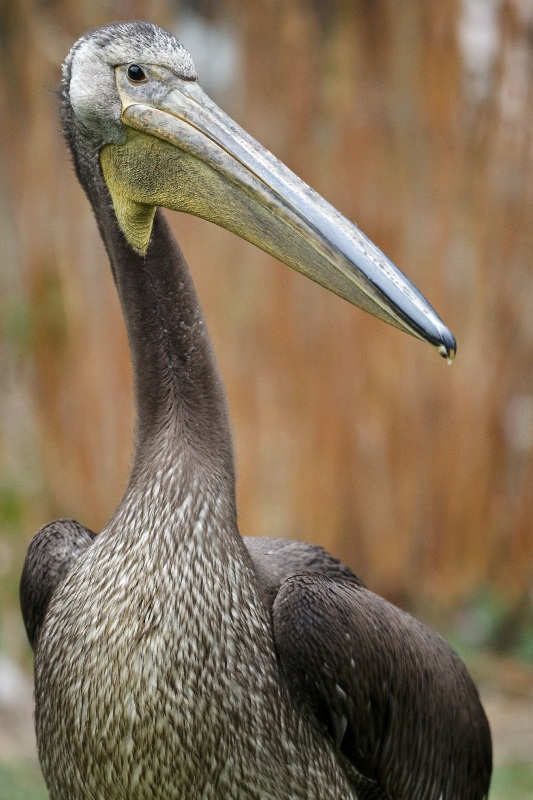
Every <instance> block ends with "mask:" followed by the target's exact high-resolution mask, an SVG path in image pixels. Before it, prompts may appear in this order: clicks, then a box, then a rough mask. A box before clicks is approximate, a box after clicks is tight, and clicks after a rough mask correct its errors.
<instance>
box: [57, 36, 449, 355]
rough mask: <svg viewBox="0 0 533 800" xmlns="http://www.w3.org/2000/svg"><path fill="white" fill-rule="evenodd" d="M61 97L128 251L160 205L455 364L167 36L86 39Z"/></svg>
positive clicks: (367, 244) (439, 333)
mask: <svg viewBox="0 0 533 800" xmlns="http://www.w3.org/2000/svg"><path fill="white" fill-rule="evenodd" d="M63 98H64V102H63V115H64V118H65V119H67V120H68V126H67V125H66V126H65V127H66V128H68V132H67V137H70V139H71V145H72V137H74V139H75V147H72V150H73V153H74V156H75V159H77V167H78V174H79V175H80V173H82V172H83V165H82V164H81V163H80V160H83V158H84V157H86V158H87V159H92V158H94V157H95V156H96V157H97V158H98V159H99V163H100V167H101V174H102V175H103V178H104V180H105V183H106V185H107V189H108V191H109V194H110V196H111V200H112V203H113V207H114V210H115V214H116V218H117V221H118V224H119V227H120V229H121V231H122V233H123V235H124V237H125V238H126V240H127V241H128V243H129V245H130V246H131V247H132V248H133V249H134V250H135V251H136V252H137V253H140V254H145V253H146V251H147V249H148V246H149V243H150V238H151V234H152V223H153V218H154V213H155V210H156V208H157V207H158V206H163V207H165V208H169V209H173V210H177V211H184V212H187V213H189V214H194V215H196V216H199V217H202V218H204V219H206V220H209V221H211V222H214V223H216V224H217V225H220V226H222V227H223V228H226V229H228V230H230V231H233V232H234V233H236V234H237V235H238V236H240V237H242V238H243V239H246V240H247V241H249V242H252V243H253V244H255V245H256V246H257V247H260V248H261V249H262V250H265V251H266V252H267V253H270V254H271V255H273V256H275V257H276V258H278V259H279V260H280V261H283V262H284V263H285V264H287V265H288V266H290V267H292V268H293V269H295V270H297V271H298V272H301V273H302V274H304V275H307V276H308V277H309V278H311V279H312V280H314V281H316V282H317V283H319V284H321V285H322V286H324V287H326V288H327V289H329V290H330V291H332V292H334V293H335V294H338V295H340V296H341V297H343V298H345V299H346V300H348V301H349V302H351V303H353V304H354V305H356V306H359V307H360V308H362V309H364V310H365V311H368V312H369V313H371V314H372V315H374V316H375V317H378V318H379V319H382V320H384V321H385V322H388V323H390V324H392V325H394V326H395V327H397V328H400V329H401V330H403V331H405V332H407V333H410V334H411V335H413V336H416V337H418V338H419V339H422V340H423V341H426V342H428V343H430V344H431V345H433V346H434V347H436V348H437V350H438V351H439V353H440V354H441V355H442V356H444V357H445V358H447V359H448V360H449V361H450V360H452V359H453V357H454V355H455V350H456V345H455V339H454V337H453V335H452V334H451V332H450V331H449V330H448V329H447V328H446V327H445V326H444V324H443V323H442V321H441V320H440V318H439V317H438V315H437V314H436V313H435V311H434V310H433V309H432V307H431V306H430V305H429V303H428V302H427V301H426V300H425V299H424V297H423V296H422V295H421V294H420V293H419V292H418V290H417V289H416V288H415V287H414V286H413V284H412V283H410V281H409V280H408V279H407V278H406V277H405V276H404V275H403V274H402V272H400V270H399V269H398V268H397V267H396V266H395V265H394V264H393V263H392V262H391V261H389V259H388V258H387V257H386V256H385V255H384V254H383V253H382V252H381V251H380V250H379V249H378V248H377V247H376V246H375V245H374V244H373V243H372V242H371V241H370V240H369V239H368V238H367V237H366V236H365V235H364V234H363V233H361V231H360V230H359V229H358V228H357V227H356V226H355V225H353V224H352V223H351V222H349V221H348V220H347V219H346V218H345V217H343V216H342V215H341V214H339V213H338V212H337V211H336V210H335V209H334V208H333V207H332V206H331V205H330V204H329V203H327V202H326V201H325V200H323V199H322V198H321V197H320V196H319V195H318V194H317V193H316V192H314V191H313V190H312V189H310V188H309V187H308V186H307V185H306V184H305V183H303V181H301V180H300V179H299V178H298V177H297V176H296V175H294V174H293V173H292V172H291V171H290V170H289V169H288V168H287V167H285V166H284V165H283V164H282V163H281V162H280V161H278V160H277V159H276V158H275V157H274V156H273V155H272V154H271V153H269V152H268V151H267V150H265V149H264V148H263V147H262V146H261V145H260V144H259V143H258V142H256V141H255V140H254V139H253V138H252V137H251V136H249V135H248V134H247V133H246V132H245V131H244V130H242V128H240V127H239V126H238V125H237V124H236V123H235V122H233V121H232V120H231V119H230V118H229V117H228V116H227V115H226V114H225V113H224V112H223V111H221V109H220V108H218V107H217V106H216V105H215V104H214V103H213V102H212V101H211V100H210V99H209V97H208V96H207V95H206V94H205V93H204V92H203V90H202V89H201V88H200V85H199V84H198V80H197V76H196V71H195V68H194V65H193V62H192V59H191V57H190V55H189V53H188V52H187V51H186V50H185V48H184V47H183V45H181V44H180V42H179V41H178V40H177V39H176V38H175V37H174V36H173V35H172V34H171V33H169V32H168V31H165V30H163V29H161V28H159V27H157V26H155V25H152V24H150V23H147V22H131V23H119V24H115V25H110V26H108V27H106V28H102V29H100V30H98V31H96V32H95V31H93V32H91V33H90V34H88V35H86V36H85V37H83V38H82V39H80V40H79V41H78V42H77V43H76V45H75V46H74V48H73V49H72V51H71V53H70V55H69V57H68V58H67V61H66V63H65V68H64V81H63ZM80 177H81V176H80ZM82 183H84V185H85V188H86V190H87V191H89V192H90V187H88V186H87V183H88V180H85V181H83V180H82Z"/></svg>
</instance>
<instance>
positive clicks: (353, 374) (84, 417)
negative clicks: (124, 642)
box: [0, 0, 533, 800]
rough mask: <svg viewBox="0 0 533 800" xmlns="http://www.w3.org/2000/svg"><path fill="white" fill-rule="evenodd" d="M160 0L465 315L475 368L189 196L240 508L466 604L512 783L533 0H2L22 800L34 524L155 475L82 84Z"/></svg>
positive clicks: (527, 718)
mask: <svg viewBox="0 0 533 800" xmlns="http://www.w3.org/2000/svg"><path fill="white" fill-rule="evenodd" d="M135 18H148V19H151V20H152V21H154V22H157V23H159V24H161V25H163V26H165V27H168V28H170V29H171V30H173V31H174V32H176V33H177V35H178V36H179V38H180V39H181V40H182V41H183V43H184V44H185V46H186V47H187V48H188V49H189V50H190V52H191V54H192V56H193V59H194V61H195V63H196V67H197V70H198V73H199V76H200V82H201V84H202V86H203V88H204V89H205V90H206V91H207V92H208V93H209V94H210V95H211V96H212V97H213V99H214V100H215V101H216V102H217V103H218V104H219V105H221V106H222V107H223V108H224V109H225V110H226V111H227V112H228V113H229V114H231V115H232V116H233V117H234V118H235V119H236V120H237V122H239V123H240V124H241V125H242V126H243V127H244V128H246V130H248V131H249V132H250V133H251V134H252V135H253V136H255V137H256V138H257V139H259V141H261V142H262V143H263V144H264V145H265V146H267V147H268V148H269V149H270V150H272V151H273V152H274V153H275V154H276V155H277V156H278V157H279V158H281V159H282V160H283V161H284V162H285V163H286V164H287V165H288V166H289V167H290V168H291V169H292V170H293V171H294V172H296V173H297V174H298V175H299V176H300V177H302V178H303V179H304V180H305V181H306V182H307V183H309V184H310V185H311V186H313V187H314V188H315V189H317V190H318V191H319V192H320V193H321V194H322V195H323V196H325V197H326V199H327V200H329V201H330V202H331V203H333V205H335V206H336V207H338V208H339V209H340V210H341V211H342V212H343V213H344V214H345V215H346V216H347V217H348V218H349V219H351V220H353V221H355V222H356V223H357V224H358V225H359V226H360V227H361V228H362V229H363V230H364V231H365V233H366V234H367V235H368V236H370V238H372V239H373V240H374V241H375V242H376V243H377V244H378V245H379V246H380V247H381V248H382V249H383V250H384V251H385V252H386V253H387V254H388V255H389V256H390V257H391V258H392V259H393V261H395V262H396V263H397V264H398V265H399V266H400V267H401V268H402V269H403V270H404V271H405V272H406V273H407V275H408V276H409V277H410V278H411V279H412V280H413V281H414V282H415V283H416V285H417V286H418V287H419V288H420V290H421V291H422V292H423V293H424V294H425V295H426V296H427V297H428V299H429V300H430V301H431V302H432V304H433V305H434V306H435V308H436V309H437V311H438V312H439V313H440V314H441V316H442V317H443V319H444V321H445V322H446V324H447V325H448V326H449V327H450V328H451V329H452V330H453V331H454V333H455V335H456V337H457V340H458V356H457V360H456V362H455V364H454V365H453V367H451V368H450V367H448V366H446V364H445V362H444V361H442V360H441V359H440V358H439V357H438V356H437V355H436V353H435V352H433V351H432V350H431V349H430V348H429V347H427V346H423V345H422V344H421V343H420V342H418V341H416V340H414V339H410V338H409V337H407V336H405V335H402V334H400V333H399V332H398V331H395V330H394V329H392V328H389V327H387V326H385V325H383V323H380V322H377V321H376V320H374V319H372V318H370V317H368V316H367V315H365V314H363V313H362V312H361V311H359V310H356V309H354V308H353V307H351V306H349V305H348V304H347V303H345V302H343V301H341V300H339V299H338V298H336V297H333V296H331V295H328V294H327V292H326V291H324V290H323V289H321V288H319V287H317V286H315V285H314V284H312V283H311V282H309V281H307V280H306V279H304V278H302V277H301V276H299V275H296V274H295V273H293V272H291V271H290V270H289V269H287V268H286V267H285V266H282V265H280V264H278V263H277V262H275V261H274V260H273V259H271V258H270V257H268V256H266V255H265V254H263V253H261V252H259V251H258V250H255V249H254V248H253V247H251V246H250V245H248V244H246V243H244V242H242V241H241V240H239V239H237V238H236V237H234V236H232V235H231V234H229V233H227V232H225V231H222V230H220V229H218V228H216V227H214V226H212V225H210V224H208V223H206V222H203V221H201V220H197V219H194V218H191V217H187V216H184V215H179V214H172V215H170V216H171V222H172V225H173V227H174V230H175V233H176V236H177V237H178V239H179V241H180V243H181V245H182V247H183V249H184V251H185V254H186V257H187V259H188V261H189V264H190V267H191V271H192V273H193V276H194V279H195V282H196V285H197V288H198V291H199V294H200V298H201V301H202V304H203V306H204V310H205V314H206V317H207V321H208V324H209V326H210V331H211V334H212V338H213V342H214V346H215V350H216V353H217V357H218V359H219V363H220V367H221V371H222V375H223V378H224V380H225V383H226V387H227V392H228V397H229V404H230V409H231V414H232V418H233V424H234V429H235V447H236V453H237V465H238V478H239V482H238V502H239V513H240V527H241V531H242V532H243V533H244V534H247V535H250V534H254V535H268V536H287V537H292V538H302V539H306V540H309V541H313V542H316V543H320V544H322V545H323V546H325V547H326V548H328V549H329V550H331V551H332V552H333V553H334V554H335V555H337V556H338V557H340V558H342V559H344V560H345V561H347V562H348V563H349V564H350V565H351V566H352V567H353V568H354V570H355V571H356V572H357V573H358V574H359V575H360V576H361V577H362V578H363V579H364V581H365V582H366V583H367V585H368V586H369V587H370V588H371V589H373V590H374V591H376V592H378V593H380V594H382V595H384V596H385V597H387V598H389V599H390V600H392V601H393V602H396V603H397V604H399V605H401V606H402V607H404V608H406V609H408V610H410V611H411V612H413V613H415V614H416V615H418V616H419V617H421V618H423V619H424V620H426V621H427V622H429V623H430V624H432V625H433V626H434V627H436V628H438V629H439V630H440V631H441V632H442V633H443V634H444V635H445V636H446V637H447V638H448V639H449V640H451V641H452V642H453V644H454V645H455V646H456V647H458V648H459V650H460V652H461V654H462V655H463V657H465V658H466V660H467V662H468V664H469V666H470V668H471V671H472V672H473V674H474V676H475V677H476V679H477V680H478V682H479V683H480V685H481V688H482V692H483V696H484V699H485V702H486V705H487V710H488V712H489V715H490V717H491V721H492V724H493V730H494V734H495V740H496V760H497V765H498V770H497V775H496V779H495V784H494V792H493V795H492V796H493V797H494V798H506V797H509V798H513V799H516V800H518V798H533V765H532V761H533V604H532V600H533V1H532V0H410V2H408V3H405V2H401V0H293V1H292V2H283V1H282V0H181V1H179V0H154V1H153V2H143V1H142V0H138V2H134V0H100V2H98V1H97V0H93V1H92V2H90V3H89V2H84V3H80V2H76V1H75V0H40V1H38V0H4V2H3V4H1V5H0V69H1V71H0V144H1V154H2V156H1V158H0V242H1V249H0V581H1V584H0V602H1V606H0V800H2V799H3V798H4V797H5V798H6V799H7V798H11V799H12V798H16V797H20V798H22V797H28V798H30V797H31V798H33V797H42V796H45V795H44V794H43V793H42V788H41V786H40V784H39V781H40V778H39V776H38V773H37V771H36V770H34V768H33V766H32V765H33V764H34V749H33V738H32V737H33V734H32V723H31V668H32V658H31V653H30V651H29V647H28V645H27V643H26V639H25V634H24V630H23V627H22V623H21V618H20V612H19V608H18V580H19V576H20V571H21V568H22V563H23V559H24V554H25V549H26V547H27V545H28V542H29V540H30V538H31V536H32V535H33V533H34V532H35V531H36V530H37V528H39V527H40V526H41V525H42V524H43V523H44V522H46V521H48V520H50V519H53V518H54V517H69V516H72V517H75V518H77V519H79V520H80V521H81V522H82V523H83V524H85V525H87V526H88V527H90V528H93V529H94V530H98V529H99V528H101V527H102V525H103V524H104V523H105V522H106V520H107V519H108V518H109V516H110V515H111V513H112V512H113V510H114V509H115V507H116V505H117V503H118V501H119V500H120V497H121V494H122V492H123V490H124V488H125V484H126V481H127V476H128V467H129V463H130V458H131V451H132V440H133V425H134V413H133V407H132V394H131V387H130V382H131V375H130V365H129V355H128V349H127V343H126V337H125V332H124V327H123V322H122V318H121V314H120V310H119V306H118V302H117V298H116V297H115V291H114V287H113V283H112V280H111V276H110V271H109V269H108V266H107V260H106V256H105V253H104V249H103V246H102V244H101V242H100V240H99V238H98V234H97V230H96V225H95V224H94V220H93V218H92V214H91V211H90V208H89V205H88V203H87V201H86V198H85V196H84V195H83V193H82V191H81V189H80V188H79V186H78V184H77V182H76V180H75V177H74V174H73V171H72V168H71V165H70V162H69V158H68V156H67V153H66V148H65V145H64V143H63V141H62V137H61V134H60V125H59V120H58V113H57V112H58V99H57V96H56V88H57V86H58V83H59V80H60V68H61V63H62V61H63V59H64V57H65V56H66V54H67V52H68V50H69V49H70V46H71V45H72V43H73V42H74V40H75V39H77V38H78V37H79V36H80V35H81V34H82V33H83V32H84V31H86V30H87V29H89V28H92V27H96V26H99V25H102V24H105V23H107V22H111V21H114V20H118V19H135ZM24 792H26V793H24Z"/></svg>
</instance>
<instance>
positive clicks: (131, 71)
mask: <svg viewBox="0 0 533 800" xmlns="http://www.w3.org/2000/svg"><path fill="white" fill-rule="evenodd" d="M126 74H127V76H128V78H129V79H130V81H132V82H133V83H142V81H145V80H146V75H145V74H144V70H143V68H142V67H139V65H138V64H130V65H129V67H128V69H127V70H126Z"/></svg>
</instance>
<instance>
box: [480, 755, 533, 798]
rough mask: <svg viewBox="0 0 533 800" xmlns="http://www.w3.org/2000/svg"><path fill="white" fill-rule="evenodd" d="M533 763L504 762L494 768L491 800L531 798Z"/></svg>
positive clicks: (532, 794)
mask: <svg viewBox="0 0 533 800" xmlns="http://www.w3.org/2000/svg"><path fill="white" fill-rule="evenodd" d="M531 798H533V764H526V763H524V762H519V763H516V764H503V765H502V766H500V767H497V768H496V769H495V770H494V775H493V778H492V784H491V792H490V800H531Z"/></svg>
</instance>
